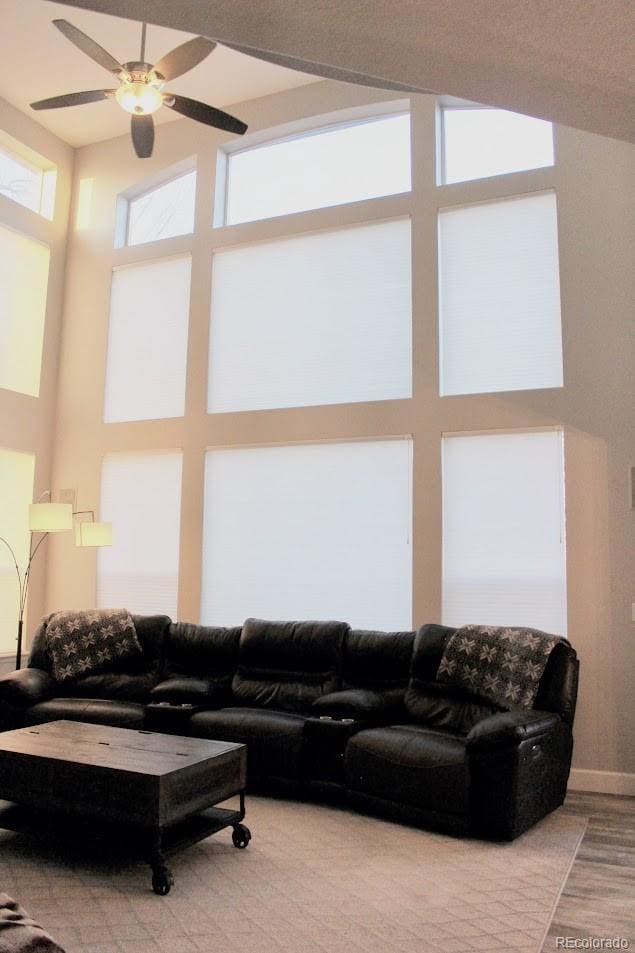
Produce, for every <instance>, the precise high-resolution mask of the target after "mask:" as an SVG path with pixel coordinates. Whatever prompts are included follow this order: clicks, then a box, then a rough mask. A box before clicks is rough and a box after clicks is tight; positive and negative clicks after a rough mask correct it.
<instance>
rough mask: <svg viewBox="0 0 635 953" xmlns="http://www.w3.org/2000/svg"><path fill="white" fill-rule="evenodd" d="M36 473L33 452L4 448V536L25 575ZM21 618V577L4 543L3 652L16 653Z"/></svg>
mask: <svg viewBox="0 0 635 953" xmlns="http://www.w3.org/2000/svg"><path fill="white" fill-rule="evenodd" d="M34 472H35V457H34V455H33V454H32V453H20V452H18V451H17V450H5V449H3V448H0V527H1V528H0V535H1V536H3V537H4V538H5V539H6V541H7V542H8V543H9V545H10V546H11V548H12V549H13V551H14V553H15V555H16V559H17V561H18V565H19V567H20V572H21V573H23V572H24V570H25V569H26V566H27V563H28V561H29V540H30V535H29V503H30V502H31V501H32V499H33V475H34ZM18 616H19V595H18V577H17V575H16V571H15V566H14V564H13V559H12V557H11V553H10V552H9V550H8V548H7V547H6V546H5V544H4V543H2V542H1V541H0V653H5V652H6V653H15V650H16V637H17V632H18Z"/></svg>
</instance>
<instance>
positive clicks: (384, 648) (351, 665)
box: [342, 629, 415, 691]
mask: <svg viewBox="0 0 635 953" xmlns="http://www.w3.org/2000/svg"><path fill="white" fill-rule="evenodd" d="M414 637H415V634H414V632H378V631H375V630H370V629H351V631H350V632H349V633H348V635H347V636H346V641H345V643H344V662H343V670H342V683H343V686H344V688H369V689H375V690H377V691H382V690H386V689H395V688H401V689H404V688H405V687H406V685H407V683H408V676H409V674H410V661H411V658H412V646H413V643H414Z"/></svg>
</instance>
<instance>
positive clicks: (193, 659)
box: [164, 622, 241, 684]
mask: <svg viewBox="0 0 635 953" xmlns="http://www.w3.org/2000/svg"><path fill="white" fill-rule="evenodd" d="M240 632H241V628H240V626H233V627H232V628H225V627H222V626H209V625H194V624H193V623H191V622H172V623H171V624H170V626H169V628H168V631H167V635H166V639H165V647H164V675H165V677H166V678H169V677H172V676H195V677H197V678H208V679H210V680H211V681H213V682H218V683H219V684H229V683H230V682H231V679H232V676H233V675H234V672H235V671H236V666H237V664H238V643H239V642H240Z"/></svg>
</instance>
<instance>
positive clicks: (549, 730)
mask: <svg viewBox="0 0 635 953" xmlns="http://www.w3.org/2000/svg"><path fill="white" fill-rule="evenodd" d="M454 631H455V630H454V629H452V628H449V627H445V626H440V625H427V626H423V627H422V628H421V629H420V630H419V632H418V633H417V636H416V638H415V642H414V649H413V655H412V663H411V670H410V680H409V683H408V688H407V691H406V694H405V698H404V707H405V711H406V714H407V716H408V723H405V724H397V725H391V726H389V727H382V728H374V729H372V728H371V729H368V730H362V731H360V732H359V733H357V734H356V735H355V736H354V737H353V738H352V739H351V740H350V742H349V744H348V746H347V749H346V761H345V771H346V785H347V790H348V794H349V798H350V799H351V801H352V802H353V803H356V804H358V805H360V806H364V807H368V808H372V809H374V810H379V811H381V812H382V813H384V814H388V815H389V816H391V817H399V818H401V819H403V820H407V821H411V822H416V823H422V824H424V825H426V826H434V827H442V828H443V829H446V830H454V831H462V832H467V831H471V832H474V833H478V834H481V835H484V836H490V837H496V838H514V837H517V836H518V835H519V834H521V833H522V832H523V831H524V830H526V829H527V828H528V827H530V826H531V825H532V824H534V823H535V822H536V821H537V820H538V819H539V818H540V817H542V816H544V814H546V813H548V812H549V811H552V810H554V809H555V808H556V807H558V805H560V804H561V803H562V801H563V800H564V796H565V793H566V786H567V779H568V776H569V765H570V762H571V751H572V736H571V730H570V729H571V722H572V718H573V711H574V708H575V698H576V694H577V660H576V659H575V653H574V652H573V650H572V649H571V648H570V647H569V646H568V645H566V644H560V645H558V646H556V648H555V649H554V650H553V652H552V654H551V657H550V659H549V662H548V663H547V669H546V671H545V673H544V675H543V678H542V682H541V687H540V690H539V693H538V698H537V700H536V705H537V706H540V707H539V709H537V710H533V711H532V710H529V711H527V710H517V711H515V712H509V711H503V710H502V709H501V708H499V707H498V706H496V705H494V704H493V703H491V704H490V703H488V702H486V701H484V700H482V699H479V698H476V697H473V696H469V695H467V694H466V693H465V692H464V691H463V690H458V689H453V688H452V687H451V686H450V685H448V684H447V683H440V682H437V681H436V674H437V669H438V667H439V662H440V661H441V656H442V655H443V649H444V647H445V644H446V642H447V640H448V638H449V637H450V635H452V634H453V633H454Z"/></svg>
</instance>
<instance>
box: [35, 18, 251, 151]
mask: <svg viewBox="0 0 635 953" xmlns="http://www.w3.org/2000/svg"><path fill="white" fill-rule="evenodd" d="M53 23H54V24H55V26H56V27H57V29H58V30H59V31H60V32H61V33H63V34H64V36H65V37H66V39H67V40H70V41H71V43H74V44H75V46H76V47H78V49H80V50H81V51H82V53H85V54H86V56H89V57H90V58H91V60H94V61H95V62H96V63H98V64H99V65H100V66H103V67H104V69H107V70H108V71H109V72H111V73H114V75H115V76H116V77H117V79H118V80H119V86H118V87H117V88H116V89H91V90H86V91H85V92H81V93H67V94H66V95H65V96H52V97H51V98H50V99H40V100H39V101H38V102H36V103H31V108H32V109H59V108H60V107H62V106H81V105H82V104H83V103H95V102H98V101H99V100H102V99H113V98H114V99H116V100H117V102H118V103H119V105H120V106H121V107H122V109H125V110H126V112H129V113H131V115H132V119H131V126H130V133H131V136H132V144H133V146H134V150H135V152H136V153H137V155H138V157H139V158H140V159H147V158H149V157H150V156H151V155H152V147H153V145H154V120H153V119H152V113H154V112H156V111H157V109H160V107H161V106H167V107H168V109H173V110H174V111H175V112H177V113H181V115H182V116H187V117H188V119H195V120H196V121H197V122H202V123H204V124H205V125H207V126H214V127H215V128H216V129H224V130H225V131H226V132H234V133H236V134H237V135H239V136H242V135H244V133H245V132H246V131H247V126H246V124H245V123H244V122H241V120H240V119H236V118H235V117H234V116H230V115H229V113H226V112H223V111H222V110H221V109H215V108H214V106H208V105H207V104H206V103H201V102H199V101H198V100H196V99H189V98H188V97H187V96H178V95H177V94H176V93H170V92H167V91H165V92H164V90H163V87H164V85H165V83H166V82H168V81H169V80H171V79H176V77H177V76H182V75H183V73H187V72H188V70H191V69H192V68H193V67H194V66H196V65H197V64H198V63H200V62H201V61H202V60H204V59H205V57H206V56H209V54H210V53H211V52H212V50H213V49H214V48H215V47H216V43H214V42H213V41H212V40H206V39H205V37H203V36H195V37H194V38H193V39H191V40H187V42H185V43H182V44H181V46H177V47H176V48H175V49H173V50H171V51H170V52H169V53H166V55H165V56H164V57H163V58H162V59H160V60H159V62H158V63H155V64H154V65H152V63H146V61H145V47H146V24H145V23H144V24H143V25H142V27H141V52H140V54H139V59H138V60H131V61H130V62H129V63H123V64H121V63H118V62H117V60H116V59H114V57H112V56H111V55H110V53H108V52H107V51H106V50H105V49H104V48H103V47H101V46H100V45H99V44H98V43H95V41H94V40H91V38H90V37H89V36H87V35H86V34H85V33H82V31H81V30H78V28H77V27H76V26H73V24H72V23H69V22H68V20H53Z"/></svg>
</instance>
